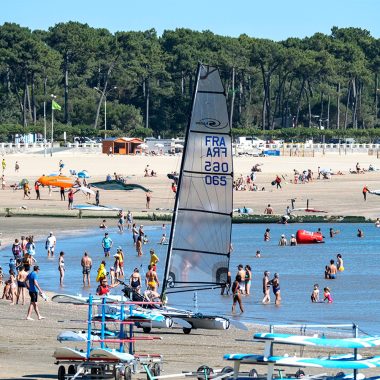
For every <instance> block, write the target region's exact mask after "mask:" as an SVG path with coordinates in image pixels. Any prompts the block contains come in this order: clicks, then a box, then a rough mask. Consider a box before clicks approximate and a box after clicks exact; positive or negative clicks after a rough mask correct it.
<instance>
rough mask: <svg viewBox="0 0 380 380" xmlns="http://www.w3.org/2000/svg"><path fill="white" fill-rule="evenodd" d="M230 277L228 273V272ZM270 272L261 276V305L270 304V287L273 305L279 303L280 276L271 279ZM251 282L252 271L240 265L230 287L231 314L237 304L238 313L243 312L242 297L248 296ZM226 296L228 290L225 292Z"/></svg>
mask: <svg viewBox="0 0 380 380" xmlns="http://www.w3.org/2000/svg"><path fill="white" fill-rule="evenodd" d="M229 275H230V272H229ZM269 275H270V272H269V271H265V272H264V276H263V299H262V303H263V304H268V303H270V288H271V287H272V291H273V294H274V296H275V305H279V304H280V303H281V292H280V275H279V274H278V273H275V274H274V276H273V278H272V279H270V277H269ZM227 282H228V281H227ZM251 282H252V270H251V267H250V266H249V265H246V266H245V267H243V265H242V264H239V265H238V272H237V274H236V277H235V281H234V282H233V284H232V286H231V290H232V298H233V301H232V312H233V313H235V310H236V304H239V308H240V311H241V312H242V313H243V312H244V306H243V301H242V296H244V295H246V296H248V295H250V288H251ZM221 294H224V288H222V293H221ZM227 294H228V290H227Z"/></svg>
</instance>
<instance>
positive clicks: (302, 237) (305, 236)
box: [296, 230, 324, 244]
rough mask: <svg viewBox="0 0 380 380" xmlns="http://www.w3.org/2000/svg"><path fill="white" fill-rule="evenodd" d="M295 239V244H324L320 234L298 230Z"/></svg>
mask: <svg viewBox="0 0 380 380" xmlns="http://www.w3.org/2000/svg"><path fill="white" fill-rule="evenodd" d="M296 239H297V244H314V243H324V241H323V236H322V234H321V233H320V232H310V231H305V230H298V231H297V234H296Z"/></svg>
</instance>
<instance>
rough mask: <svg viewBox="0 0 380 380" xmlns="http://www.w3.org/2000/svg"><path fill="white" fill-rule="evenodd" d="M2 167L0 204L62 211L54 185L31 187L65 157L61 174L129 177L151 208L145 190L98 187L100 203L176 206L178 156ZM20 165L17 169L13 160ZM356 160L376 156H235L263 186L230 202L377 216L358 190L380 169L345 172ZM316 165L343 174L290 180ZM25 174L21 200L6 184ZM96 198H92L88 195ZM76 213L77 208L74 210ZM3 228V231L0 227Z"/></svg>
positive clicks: (38, 159) (374, 200)
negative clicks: (173, 175)
mask: <svg viewBox="0 0 380 380" xmlns="http://www.w3.org/2000/svg"><path fill="white" fill-rule="evenodd" d="M5 159H6V163H7V167H6V170H5V179H6V190H0V209H1V208H3V209H4V208H5V207H11V208H16V209H17V208H21V207H23V208H24V209H25V208H26V209H28V210H29V211H30V210H33V209H39V210H45V211H47V213H48V212H49V210H55V211H56V210H66V209H67V202H63V201H60V196H59V190H58V189H55V190H54V191H53V193H52V195H51V196H49V195H48V189H46V188H41V198H42V199H41V200H35V199H34V198H35V192H34V190H33V184H34V181H35V180H36V179H37V178H39V177H40V176H41V175H42V174H50V173H54V172H57V171H58V162H59V160H60V159H62V160H63V162H64V164H65V168H64V171H63V174H67V175H68V174H69V169H75V170H77V171H79V170H83V169H86V170H87V171H88V172H89V173H90V175H91V178H90V180H89V182H92V181H93V182H95V181H101V180H105V178H106V175H107V174H108V173H109V174H111V175H113V173H117V174H120V175H122V176H123V177H124V178H126V179H127V182H128V183H136V184H140V185H143V186H145V187H147V188H149V189H150V190H151V191H152V200H151V207H150V210H146V208H145V193H144V192H143V191H141V190H134V191H130V192H125V191H104V190H101V191H100V203H101V204H103V205H109V206H118V207H122V208H123V209H126V210H127V209H129V210H131V211H132V212H146V211H149V212H153V211H156V210H157V209H163V210H167V209H171V208H172V207H173V205H174V194H173V192H172V190H171V181H170V180H169V179H168V178H167V174H168V173H170V172H173V171H178V170H179V167H180V160H181V156H174V157H170V156H158V157H151V156H142V157H139V156H113V157H108V156H106V155H88V154H82V155H68V154H66V155H65V154H61V155H56V156H53V157H50V156H48V157H43V156H41V155H10V156H6V157H5ZM16 161H17V162H18V163H19V165H20V170H19V172H18V173H15V170H14V166H15V162H16ZM357 162H359V163H360V166H361V167H362V168H365V169H368V167H369V165H370V164H372V165H374V166H375V167H376V166H377V165H378V166H380V164H379V163H377V159H376V158H375V157H374V156H368V155H364V154H356V155H349V154H348V155H334V154H330V155H325V156H317V157H237V158H235V159H234V172H235V178H237V177H239V176H240V175H242V176H243V177H246V176H247V175H249V174H250V169H251V167H252V166H253V165H254V164H256V163H260V164H262V173H257V179H256V181H255V183H256V184H257V186H258V188H259V189H262V188H265V191H236V192H234V207H236V208H237V207H243V206H246V207H250V208H252V209H253V212H254V213H255V214H262V213H263V212H264V209H265V207H266V205H267V204H271V206H272V207H273V209H274V213H275V214H278V215H282V214H283V213H284V211H285V208H286V206H288V205H290V199H291V198H295V199H296V205H295V207H301V208H302V207H306V200H307V199H309V200H310V207H313V208H316V209H320V210H324V211H327V213H328V214H327V215H343V216H344V215H358V216H365V217H370V218H376V217H378V216H379V212H380V210H379V206H378V205H379V198H378V197H377V196H376V195H368V197H367V201H366V202H364V201H363V195H362V189H363V187H364V185H367V186H368V188H369V189H371V190H376V189H379V188H380V172H366V173H364V174H349V169H354V167H355V165H356V163H357ZM147 165H149V167H150V168H151V169H153V170H154V171H155V172H157V177H144V169H145V167H146V166H147ZM318 166H319V167H321V168H329V169H331V170H332V171H333V172H338V171H341V172H343V173H344V175H333V176H332V177H331V179H329V180H322V179H320V180H317V179H315V180H314V181H313V182H311V183H307V184H294V183H291V181H293V177H294V176H293V169H297V170H298V171H302V170H307V169H311V170H312V171H313V172H314V177H315V178H316V177H317V170H318ZM276 174H278V175H280V176H283V177H284V178H285V179H284V180H283V181H282V189H281V190H277V189H275V186H272V185H271V182H272V181H273V180H274V178H275V176H276ZM23 178H27V179H28V180H29V181H30V183H31V197H32V199H31V200H28V199H25V200H24V199H23V193H22V191H21V190H18V191H15V192H14V191H13V190H12V189H11V188H10V187H9V186H10V185H11V184H14V183H18V182H20V180H21V179H23ZM87 201H88V200H87V199H86V197H85V195H84V194H83V193H77V194H76V195H75V199H74V203H75V204H85V203H86V202H87ZM90 202H94V199H93V198H92V200H90ZM74 215H77V213H74ZM0 232H1V231H0Z"/></svg>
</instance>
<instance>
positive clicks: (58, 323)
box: [0, 300, 380, 380]
mask: <svg viewBox="0 0 380 380" xmlns="http://www.w3.org/2000/svg"><path fill="white" fill-rule="evenodd" d="M26 310H27V305H25V306H22V305H16V306H10V305H9V303H8V302H5V301H3V300H1V301H0V320H1V327H2V328H1V329H0V378H1V379H2V380H6V379H20V380H21V379H30V380H42V379H54V378H56V376H57V370H58V366H56V365H54V358H53V357H52V354H53V352H54V349H55V348H57V347H59V346H60V345H65V346H66V345H68V346H70V347H75V346H76V345H77V346H78V347H80V348H82V345H81V344H80V343H77V344H69V343H59V342H58V341H57V340H56V337H57V335H58V334H59V333H60V332H61V331H64V330H74V331H78V330H82V329H85V326H86V324H85V322H80V321H85V320H86V313H87V308H86V307H82V306H73V305H64V304H56V303H53V302H44V301H42V300H41V301H40V311H41V314H42V315H43V316H45V317H46V319H45V320H42V321H38V320H34V321H26V320H25V319H24V318H25V315H26ZM256 332H268V327H263V326H261V327H260V326H259V325H249V326H248V330H247V331H244V330H237V329H235V328H230V329H229V330H225V331H209V330H208V331H207V330H195V331H193V332H192V333H191V334H190V335H184V334H183V333H182V331H181V330H179V329H177V330H173V329H171V330H166V329H165V330H164V329H163V330H155V331H153V332H152V333H151V334H150V335H155V336H160V337H162V340H156V341H154V342H149V341H145V342H144V341H141V342H138V343H137V344H136V352H139V353H151V354H152V353H156V354H162V355H163V356H164V367H163V368H164V372H163V374H172V373H181V372H182V371H195V370H196V369H197V368H198V367H199V366H201V365H203V364H206V365H208V366H210V367H212V368H214V369H221V368H223V367H224V366H226V365H229V364H230V363H228V362H226V361H224V360H223V355H224V354H226V353H236V352H244V353H260V352H262V349H263V346H262V345H261V344H260V343H253V342H252V335H253V334H254V333H256ZM138 335H140V333H138ZM83 347H84V346H83ZM286 349H287V351H286ZM286 349H285V348H284V349H280V350H279V351H278V352H279V354H280V353H281V354H285V353H288V354H289V355H297V356H301V352H300V349H299V348H297V347H287V348H286ZM327 352H328V351H327V350H326V349H310V348H306V349H305V351H304V353H303V355H304V356H313V357H314V356H315V357H317V356H321V355H326V354H327ZM329 352H331V353H334V354H336V353H338V352H337V350H336V349H333V350H330V351H329ZM339 353H340V352H339ZM360 353H361V354H362V355H369V354H371V355H379V354H380V349H376V350H371V351H368V350H360ZM252 367H253V366H244V367H243V369H244V370H248V371H249V370H250V369H251V368H252ZM256 369H257V371H258V373H259V374H264V373H265V367H260V366H259V367H256ZM296 370H297V369H294V370H291V369H289V370H288V373H295V372H296ZM306 372H307V373H308V374H316V373H328V374H335V373H336V372H337V370H326V369H322V370H318V369H308V370H307V371H306ZM377 373H378V371H377V370H376V369H372V370H369V371H366V374H368V375H370V374H372V375H375V374H377ZM135 378H139V379H146V375H144V374H139V375H137V376H136V377H135Z"/></svg>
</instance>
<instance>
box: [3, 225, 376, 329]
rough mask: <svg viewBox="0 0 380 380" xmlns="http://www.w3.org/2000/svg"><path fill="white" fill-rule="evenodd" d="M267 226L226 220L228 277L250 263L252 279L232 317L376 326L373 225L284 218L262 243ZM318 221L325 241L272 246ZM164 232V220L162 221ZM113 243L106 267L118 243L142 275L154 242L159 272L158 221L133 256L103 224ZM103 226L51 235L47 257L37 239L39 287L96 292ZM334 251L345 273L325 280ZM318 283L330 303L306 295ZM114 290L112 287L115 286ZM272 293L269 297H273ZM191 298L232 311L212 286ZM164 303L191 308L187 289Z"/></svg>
mask: <svg viewBox="0 0 380 380" xmlns="http://www.w3.org/2000/svg"><path fill="white" fill-rule="evenodd" d="M266 227H268V226H267V225H262V224H250V225H241V224H237V225H234V226H233V234H232V237H233V238H232V239H233V246H234V251H233V253H232V258H231V265H230V268H231V273H232V275H233V277H234V275H235V271H236V266H237V265H238V264H240V263H241V264H243V265H245V264H250V265H251V267H252V273H253V281H252V289H251V295H250V296H247V297H244V299H243V302H244V305H245V307H246V311H245V313H244V314H243V315H241V316H240V317H239V318H240V320H243V321H248V322H257V323H269V322H272V323H273V322H276V323H288V322H296V323H305V322H308V323H311V322H315V323H351V322H356V323H358V324H359V327H360V328H361V329H362V330H364V331H365V332H368V333H376V332H377V333H379V332H380V325H379V322H380V297H379V295H378V292H379V288H380V273H379V269H380V255H379V248H378V243H379V236H380V228H375V227H374V226H373V225H372V224H340V225H330V224H318V225H316V224H302V225H296V224H289V225H285V226H284V225H270V226H269V228H270V229H271V236H272V240H271V241H269V242H264V241H263V234H264V231H265V228H266ZM318 227H321V228H322V232H323V233H324V235H325V236H326V243H325V244H318V245H300V246H297V247H279V246H278V245H277V243H278V239H279V237H280V235H281V234H282V233H285V234H286V236H287V237H289V236H290V234H291V233H295V232H296V231H297V229H306V230H310V231H315V230H316V229H317V228H318ZM330 227H334V228H336V229H339V230H340V231H341V233H340V234H338V235H336V236H335V237H334V238H333V239H331V238H330V237H328V230H329V228H330ZM358 228H361V229H362V230H363V231H364V234H365V237H364V238H363V239H359V238H357V237H356V231H357V229H358ZM166 229H167V231H166V232H167V235H168V232H169V226H167V227H166ZM108 232H109V233H110V236H111V238H112V239H113V241H114V246H113V250H112V251H111V258H109V259H107V268H109V267H110V266H112V264H113V257H112V255H113V254H114V253H115V252H116V247H117V246H119V245H120V246H122V247H123V250H124V253H125V270H126V274H127V276H128V277H129V275H130V273H131V271H132V270H133V268H134V267H141V271H140V272H142V274H143V277H144V273H145V271H146V266H147V265H148V261H149V249H150V248H152V247H153V248H154V249H155V250H156V252H157V253H158V256H159V258H160V260H161V261H160V263H159V265H158V275H159V278H160V279H161V278H162V274H163V270H164V265H165V264H164V262H165V256H166V249H167V246H160V245H159V244H157V242H158V241H159V240H160V237H161V235H162V233H163V230H162V227H161V226H160V225H159V226H157V225H155V226H146V227H145V232H146V234H147V235H148V238H149V243H148V244H146V245H144V248H143V252H144V256H143V257H142V258H138V257H137V255H136V252H135V249H134V247H133V241H132V235H131V233H130V232H125V233H123V234H119V233H118V232H117V229H116V228H110V229H108ZM103 235H104V231H102V230H89V231H88V233H87V234H86V235H83V236H76V237H60V236H58V237H57V239H58V243H57V249H56V254H55V257H54V259H48V258H47V257H46V251H45V249H44V243H45V242H44V241H40V242H37V250H36V251H37V254H36V258H37V260H38V264H39V265H40V267H41V272H40V275H39V278H40V284H41V286H42V288H43V289H47V290H50V291H53V292H59V293H69V294H82V295H84V294H88V292H89V291H91V292H94V291H95V285H96V284H95V277H96V271H97V267H98V265H99V263H100V261H101V260H102V259H103V257H104V255H103V250H102V248H101V240H102V237H103ZM257 249H260V250H261V252H262V257H261V258H259V259H257V258H255V252H256V250H257ZM61 250H63V251H64V252H65V266H66V274H65V286H64V287H63V288H60V287H59V274H58V255H59V251H61ZM85 250H86V251H87V252H89V254H90V256H91V257H92V259H93V262H94V266H93V269H92V273H91V278H92V281H93V282H92V287H91V288H90V289H85V288H83V287H82V274H81V266H80V260H81V257H82V255H83V252H84V251H85ZM337 253H341V254H342V255H343V259H344V267H345V271H344V272H343V273H339V274H338V278H337V279H336V280H325V279H324V267H325V265H327V264H328V262H329V260H330V259H331V258H333V259H335V258H336V254H337ZM9 257H11V252H10V249H9V248H8V249H6V250H3V251H2V252H1V264H2V265H3V268H4V269H5V271H6V268H7V267H8V266H7V263H8V261H9ZM265 270H269V271H270V272H271V275H273V274H274V273H275V272H278V273H279V274H280V280H281V295H282V305H281V306H280V307H277V306H275V305H274V304H273V303H272V304H270V305H262V304H261V299H262V290H261V289H262V285H261V283H262V274H263V272H264V271H265ZM314 283H318V284H319V286H320V290H321V295H322V294H323V287H324V286H329V288H330V289H331V293H332V297H333V299H334V302H333V303H332V304H312V303H311V302H310V294H311V292H312V288H313V284H314ZM113 293H114V294H117V293H119V290H118V288H116V289H114V291H113ZM273 300H274V297H273V296H272V302H273ZM197 301H198V307H199V311H201V312H203V313H206V312H210V313H216V314H219V315H231V303H232V300H231V297H230V296H229V297H228V296H220V294H219V291H217V290H215V291H203V292H198V294H197ZM170 304H171V305H173V306H174V305H175V306H179V307H188V308H193V306H194V302H193V294H192V293H189V294H187V293H184V294H183V293H181V294H175V295H170Z"/></svg>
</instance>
